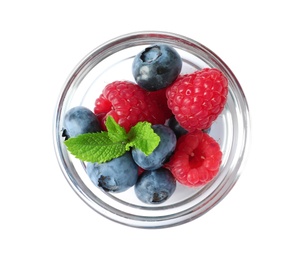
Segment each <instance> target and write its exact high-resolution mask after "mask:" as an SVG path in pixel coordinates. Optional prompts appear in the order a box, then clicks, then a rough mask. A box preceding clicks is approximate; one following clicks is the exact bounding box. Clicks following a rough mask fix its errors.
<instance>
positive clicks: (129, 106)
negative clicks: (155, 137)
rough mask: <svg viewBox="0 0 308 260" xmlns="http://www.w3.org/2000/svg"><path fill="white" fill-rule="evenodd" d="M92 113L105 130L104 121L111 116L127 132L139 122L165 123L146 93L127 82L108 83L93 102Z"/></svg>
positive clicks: (155, 104)
mask: <svg viewBox="0 0 308 260" xmlns="http://www.w3.org/2000/svg"><path fill="white" fill-rule="evenodd" d="M94 113H95V114H96V115H97V117H98V118H99V119H100V121H101V125H102V127H103V129H106V128H105V119H106V117H107V116H112V117H113V118H114V120H115V121H116V122H117V123H118V124H119V125H121V126H122V127H124V128H125V130H126V131H129V130H130V128H131V127H132V126H134V125H135V124H137V123H138V122H140V121H148V122H150V123H152V124H163V123H164V122H165V119H164V116H163V113H162V111H161V109H160V108H159V106H158V104H157V103H156V102H155V101H154V100H152V99H151V98H150V97H149V96H148V92H147V91H145V90H144V89H142V88H141V87H139V86H138V85H137V84H135V83H132V82H129V81H114V82H112V83H109V84H108V85H107V86H106V87H105V88H104V90H103V91H102V93H101V95H100V96H99V97H98V98H97V99H96V101H95V107H94Z"/></svg>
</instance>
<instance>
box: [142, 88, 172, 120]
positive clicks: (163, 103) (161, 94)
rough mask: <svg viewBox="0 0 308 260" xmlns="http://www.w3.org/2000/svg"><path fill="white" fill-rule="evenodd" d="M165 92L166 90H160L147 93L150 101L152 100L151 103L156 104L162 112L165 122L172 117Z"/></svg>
mask: <svg viewBox="0 0 308 260" xmlns="http://www.w3.org/2000/svg"><path fill="white" fill-rule="evenodd" d="M166 90H167V89H166V88H162V89H159V90H156V91H149V92H148V95H149V97H150V99H153V101H155V102H156V103H157V106H158V107H159V108H160V110H161V111H162V114H163V117H164V119H165V120H167V119H169V118H170V117H171V116H172V115H173V114H172V111H171V109H170V108H169V107H168V104H167V97H166Z"/></svg>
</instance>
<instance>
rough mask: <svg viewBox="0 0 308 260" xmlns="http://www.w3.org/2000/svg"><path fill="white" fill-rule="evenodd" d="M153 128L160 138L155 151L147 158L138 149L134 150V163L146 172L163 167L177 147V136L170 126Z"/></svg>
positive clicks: (153, 126)
mask: <svg viewBox="0 0 308 260" xmlns="http://www.w3.org/2000/svg"><path fill="white" fill-rule="evenodd" d="M152 128H153V130H154V132H155V133H156V134H158V135H159V137H160V142H159V145H158V146H157V147H156V148H155V150H154V151H153V152H152V153H151V154H150V155H148V156H147V155H145V154H144V153H143V152H142V151H141V150H139V149H137V148H133V149H132V155H133V159H134V161H135V162H136V163H137V164H138V165H139V166H140V167H141V168H143V169H145V170H155V169H158V168H160V167H162V166H163V164H164V163H165V162H166V161H167V160H168V159H169V158H170V156H171V154H172V153H173V151H174V149H175V146H176V140H177V139H176V136H175V134H174V132H173V131H172V130H171V129H170V128H169V127H168V126H165V125H152Z"/></svg>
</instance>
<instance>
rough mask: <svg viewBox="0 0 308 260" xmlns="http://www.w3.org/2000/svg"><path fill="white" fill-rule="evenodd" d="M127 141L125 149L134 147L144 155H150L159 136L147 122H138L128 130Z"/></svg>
mask: <svg viewBox="0 0 308 260" xmlns="http://www.w3.org/2000/svg"><path fill="white" fill-rule="evenodd" d="M128 139H129V142H128V143H127V144H126V149H129V147H135V148H137V149H139V150H141V151H142V152H143V153H145V155H150V154H151V153H152V152H153V151H154V149H155V148H156V147H157V146H158V144H159V142H160V137H159V136H158V135H157V134H156V133H155V132H154V130H153V128H152V127H151V124H150V123H149V122H138V123H137V124H136V125H135V126H133V127H132V128H131V129H130V131H129V132H128Z"/></svg>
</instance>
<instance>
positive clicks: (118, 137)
mask: <svg viewBox="0 0 308 260" xmlns="http://www.w3.org/2000/svg"><path fill="white" fill-rule="evenodd" d="M106 128H107V131H108V137H109V138H110V140H111V141H113V142H115V143H116V142H127V134H126V131H125V129H124V128H123V127H122V126H120V125H119V124H118V123H117V122H116V121H115V120H114V119H113V117H111V116H108V117H107V119H106Z"/></svg>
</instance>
